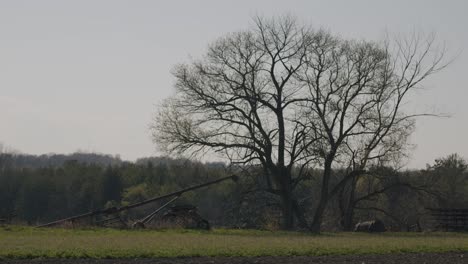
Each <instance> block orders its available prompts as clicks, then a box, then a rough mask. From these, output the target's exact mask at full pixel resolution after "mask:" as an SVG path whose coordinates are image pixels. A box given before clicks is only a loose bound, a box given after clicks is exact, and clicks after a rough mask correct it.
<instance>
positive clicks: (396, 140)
mask: <svg viewBox="0 0 468 264" xmlns="http://www.w3.org/2000/svg"><path fill="white" fill-rule="evenodd" d="M435 48H436V47H435V41H434V37H433V36H430V37H428V38H423V37H421V36H420V35H413V36H412V37H411V38H409V39H405V40H398V39H396V40H393V41H390V40H388V41H385V42H384V43H374V42H367V41H344V40H340V39H337V38H324V39H323V40H322V41H321V42H319V45H317V46H316V49H314V50H313V52H312V53H310V54H308V57H307V60H306V67H303V68H301V70H302V71H301V72H298V74H297V77H298V80H299V81H301V82H302V83H304V84H305V85H306V86H307V87H309V92H310V96H309V99H310V100H309V101H308V102H307V103H306V104H305V105H304V106H305V107H307V108H309V109H310V111H309V112H308V114H307V117H308V122H305V123H307V124H310V125H311V126H312V127H314V130H315V131H318V132H317V133H321V134H320V135H321V138H322V139H321V140H316V144H312V149H311V150H310V151H311V152H314V153H319V154H320V155H321V158H322V159H321V160H322V164H323V176H322V186H321V198H320V201H319V202H318V206H317V209H316V211H315V213H314V220H313V223H312V227H311V228H312V230H313V231H319V230H320V225H321V222H322V217H323V213H324V210H325V209H326V206H327V202H328V201H329V199H330V197H331V196H333V195H335V194H336V193H337V191H338V190H339V189H340V187H341V186H342V185H343V184H345V183H346V182H347V181H349V180H353V179H356V177H357V176H358V175H359V174H360V172H362V171H363V170H364V169H365V167H366V165H367V163H368V162H370V161H372V160H379V159H382V158H385V157H389V156H391V155H392V154H395V153H397V154H398V153H401V149H402V147H403V145H402V144H404V143H405V140H404V139H405V138H406V137H407V135H408V134H409V132H410V131H411V127H412V126H413V123H414V118H415V117H417V116H419V115H418V114H407V113H405V109H404V107H403V106H404V104H405V102H406V99H407V98H408V96H409V94H410V93H411V92H412V91H413V90H415V89H417V88H418V87H419V85H420V84H421V82H422V81H423V80H424V79H426V78H427V77H428V76H429V75H431V74H433V73H436V72H437V71H439V70H441V69H442V68H444V67H445V66H446V64H444V63H443V59H444V53H445V52H444V51H443V50H438V49H436V50H435ZM434 52H435V53H434ZM343 163H348V164H349V163H351V164H352V165H353V169H352V171H351V172H350V173H349V174H348V176H346V177H344V178H343V180H342V181H341V182H339V183H338V184H337V185H335V186H330V177H331V172H332V170H333V168H334V165H338V166H339V165H340V164H341V165H343Z"/></svg>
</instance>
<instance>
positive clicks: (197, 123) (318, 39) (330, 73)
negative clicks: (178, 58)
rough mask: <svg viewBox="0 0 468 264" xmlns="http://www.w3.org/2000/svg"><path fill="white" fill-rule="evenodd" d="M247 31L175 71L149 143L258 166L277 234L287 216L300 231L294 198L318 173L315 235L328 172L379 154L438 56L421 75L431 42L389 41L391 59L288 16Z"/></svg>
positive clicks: (383, 48)
mask: <svg viewBox="0 0 468 264" xmlns="http://www.w3.org/2000/svg"><path fill="white" fill-rule="evenodd" d="M254 22H255V24H254V27H253V28H252V29H250V30H247V31H241V32H237V33H232V34H228V35H226V36H224V37H222V38H220V39H218V40H217V41H215V42H214V43H213V44H212V45H210V46H209V48H208V52H207V53H206V54H205V56H204V57H203V58H202V59H200V60H195V61H192V62H190V63H188V64H181V65H178V66H176V67H175V69H174V76H175V79H176V84H175V86H176V94H175V95H174V96H173V97H171V98H169V99H167V100H165V102H164V103H163V105H162V106H161V107H160V109H159V111H158V114H157V116H156V118H155V121H154V125H153V128H152V129H153V130H152V131H153V136H154V139H155V142H156V143H157V144H158V146H159V147H161V148H162V149H163V150H165V151H167V152H170V153H190V154H204V153H205V152H206V151H214V152H217V153H220V154H222V155H224V156H226V157H228V158H229V159H230V160H231V161H232V162H235V163H241V164H258V165H261V166H262V168H263V170H264V177H265V179H264V180H265V182H266V188H265V190H266V191H268V192H271V193H273V194H276V195H278V196H279V197H280V198H281V202H282V203H281V205H282V211H283V214H282V215H283V228H285V229H290V228H293V227H294V222H295V216H296V217H297V219H298V220H299V222H300V224H302V225H303V226H308V224H307V222H306V218H305V217H304V214H303V213H304V212H303V211H302V210H301V208H300V207H299V205H298V202H297V198H296V196H295V193H294V189H295V187H296V186H297V184H298V183H299V182H300V181H301V179H303V176H304V175H305V174H306V173H307V171H308V168H309V167H310V166H315V167H317V166H319V167H320V168H322V171H323V175H322V184H321V196H320V200H319V201H317V205H318V206H317V209H316V211H315V212H314V214H313V215H314V221H313V223H312V226H311V229H312V230H313V231H318V230H319V229H320V223H321V221H322V216H323V212H324V210H325V209H326V206H327V202H328V200H329V199H330V197H331V196H333V195H334V194H335V193H336V192H335V191H333V189H336V188H338V187H339V186H330V177H331V172H332V170H333V169H334V166H339V164H342V162H343V161H344V160H346V159H345V158H343V159H341V157H346V156H348V157H349V153H350V150H352V151H351V153H354V155H361V156H365V157H367V159H371V158H372V157H373V156H374V155H379V154H377V153H381V154H380V155H385V152H382V150H383V149H385V147H382V146H384V145H385V144H388V141H389V140H388V139H389V138H390V136H389V135H395V133H394V132H393V131H395V130H398V128H400V127H402V124H404V123H405V122H406V120H409V119H410V117H411V116H409V115H404V114H402V113H401V112H402V110H401V109H402V103H403V102H404V100H403V99H404V98H405V97H406V96H407V94H408V92H409V91H410V90H412V89H413V88H415V87H416V86H417V84H419V83H420V82H421V81H422V80H423V79H425V78H426V77H427V76H429V75H430V74H432V73H434V72H436V71H437V70H439V68H440V67H438V66H440V63H441V60H442V56H439V57H436V58H435V60H433V61H431V63H430V65H429V66H428V67H424V64H425V60H426V59H427V58H428V57H429V53H430V51H431V49H432V48H433V45H432V44H433V41H428V42H425V43H423V44H425V45H424V46H422V47H421V45H420V44H421V43H419V42H418V41H416V42H407V43H403V42H398V43H399V44H400V46H399V47H398V49H397V50H396V52H395V50H390V45H386V44H385V43H383V44H379V43H374V42H367V41H347V40H343V39H341V38H339V37H335V36H333V35H331V34H330V33H329V32H326V31H323V30H318V31H315V30H312V29H311V28H310V27H308V26H302V25H300V24H299V23H298V22H297V21H296V20H295V19H294V18H292V17H280V18H275V19H263V18H256V19H255V20H254ZM415 40H419V39H415ZM363 142H365V143H364V145H363ZM379 151H380V152H379ZM361 160H364V159H361ZM348 162H349V158H348ZM365 165H366V164H365V162H364V163H363V164H362V165H361V166H360V167H359V168H356V170H355V172H353V173H354V174H356V173H358V171H360V170H363V169H364V168H365ZM353 173H351V175H353ZM350 178H352V177H351V176H350V177H345V179H344V182H346V181H348V180H349V179H350Z"/></svg>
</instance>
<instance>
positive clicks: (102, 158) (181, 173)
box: [0, 153, 468, 230]
mask: <svg viewBox="0 0 468 264" xmlns="http://www.w3.org/2000/svg"><path fill="white" fill-rule="evenodd" d="M467 167H468V166H467V163H466V161H465V160H464V159H463V158H461V157H460V156H458V155H456V154H452V155H449V156H447V157H444V158H441V159H438V160H436V161H435V162H434V164H432V165H428V166H427V168H425V169H422V170H410V171H408V170H407V171H398V170H395V169H392V168H388V167H372V168H370V169H369V170H368V171H367V172H366V174H365V175H363V176H362V177H360V178H359V179H358V180H357V182H356V183H355V184H354V185H353V186H354V188H353V189H350V187H349V186H348V187H343V189H341V190H339V191H338V193H337V195H336V196H335V197H334V199H333V200H332V201H331V203H330V205H329V207H328V209H327V212H326V214H325V219H324V222H323V224H322V225H323V229H324V230H350V229H352V226H353V225H354V224H355V223H356V222H358V221H360V220H366V219H374V218H379V219H382V220H383V221H384V222H385V223H386V224H387V225H388V226H389V227H391V228H393V229H395V230H406V229H409V228H411V227H412V226H414V225H415V224H418V225H419V226H421V227H422V228H430V224H431V223H430V221H429V219H428V216H427V211H426V209H425V208H428V207H446V208H457V207H467V203H468V197H467V195H466V193H468V172H467ZM233 173H234V174H237V175H239V176H240V182H239V183H237V184H236V183H234V182H231V181H227V182H222V183H220V184H217V185H213V186H210V187H206V188H205V189H201V190H198V191H193V192H190V193H187V194H184V196H183V197H182V198H181V199H179V201H178V203H183V204H193V205H195V206H197V207H198V209H199V212H200V214H201V215H202V216H203V217H205V218H206V219H208V220H209V221H210V222H211V223H212V224H213V225H215V226H226V227H237V228H261V229H277V228H279V226H280V221H281V208H280V203H281V201H279V199H278V197H277V196H275V195H272V194H270V193H268V192H266V191H264V190H263V189H262V186H264V183H262V180H261V179H262V177H261V174H262V171H261V170H260V169H259V168H257V167H242V166H237V167H236V166H229V165H228V164H223V163H201V162H196V161H190V160H187V159H173V158H168V157H150V158H142V159H139V160H137V161H136V162H127V161H122V160H121V159H120V158H118V157H114V156H110V155H102V154H92V153H74V154H70V155H56V154H53V155H40V156H35V155H26V154H14V153H1V154H0V218H2V217H3V218H6V217H8V216H9V215H11V214H14V215H15V217H14V218H13V221H14V222H16V223H23V224H26V223H27V224H30V225H35V224H38V223H45V222H47V221H51V220H55V219H59V218H64V217H67V216H71V215H75V214H80V213H84V212H87V211H91V210H96V209H100V208H106V207H111V206H120V205H125V204H130V203H134V202H138V201H142V200H144V199H148V198H151V197H154V196H158V195H162V194H165V193H168V192H171V191H175V190H179V189H182V188H185V187H188V186H192V185H195V184H200V183H203V182H206V181H209V180H213V179H217V178H220V177H224V176H227V175H230V174H233ZM345 173H346V172H345V171H344V170H342V171H340V170H339V169H337V170H335V172H334V175H333V180H334V181H336V182H338V181H339V180H340V178H341V177H344V176H343V175H345ZM307 175H308V176H307V178H306V179H304V180H303V181H301V182H300V184H299V186H298V187H297V188H298V197H299V198H300V199H299V201H300V204H301V206H302V208H304V215H305V217H308V212H309V211H313V209H314V207H315V206H317V200H318V196H319V194H320V190H319V189H318V188H319V187H318V184H317V181H319V179H320V177H319V176H320V171H319V170H311V171H310V172H309V173H308V174H307ZM155 206H156V205H149V206H146V207H145V208H142V209H138V210H134V211H132V212H130V213H129V214H128V215H127V216H126V217H128V218H130V219H137V218H139V217H141V216H143V215H145V214H147V213H148V212H150V211H151V209H153V210H154V208H155Z"/></svg>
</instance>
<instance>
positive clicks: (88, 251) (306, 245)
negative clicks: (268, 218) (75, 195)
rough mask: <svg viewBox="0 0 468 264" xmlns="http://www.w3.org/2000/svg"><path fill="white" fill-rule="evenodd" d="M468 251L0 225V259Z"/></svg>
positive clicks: (327, 238) (464, 245)
mask: <svg viewBox="0 0 468 264" xmlns="http://www.w3.org/2000/svg"><path fill="white" fill-rule="evenodd" d="M449 251H468V234H460V233H385V234H362V233H327V234H322V235H312V234H303V233H296V232H269V231H254V230H224V229H217V230H213V231H187V230H170V231H169V230H167V231H154V230H113V229H83V230H66V229H48V228H42V229H37V228H29V227H28V228H27V227H3V228H2V227H0V258H3V259H12V258H150V257H182V256H267V255H268V256H290V255H341V254H386V253H410V252H411V253H416V252H449Z"/></svg>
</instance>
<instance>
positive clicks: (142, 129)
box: [0, 0, 468, 167]
mask: <svg viewBox="0 0 468 264" xmlns="http://www.w3.org/2000/svg"><path fill="white" fill-rule="evenodd" d="M467 10H468V1H464V0H460V1H455V0H453V1H443V0H440V1H428V0H419V1H416V0H413V1H407V0H399V1H395V0H392V1H389V0H383V1H376V0H368V1H364V0H362V1H359V0H355V1H346V0H343V1H333V0H332V1H310V0H309V1H284V0H281V1H271V0H270V1H268V0H261V1H260V0H259V1H253V0H250V1H248V0H245V1H240V0H237V1H221V0H212V1H202V0H200V1H189V0H187V1H116V0H112V1H110V0H109V1H97V0H93V1H85V0H80V1H64V0H57V1H47V0H42V1H32V0H31V1H21V0H10V1H6V0H3V1H2V0H0V142H3V143H4V144H6V145H8V146H11V147H13V148H16V149H18V150H20V151H22V152H26V153H33V154H42V153H51V152H54V153H70V152H74V151H77V150H84V151H95V152H101V153H108V154H120V155H121V156H122V158H124V159H130V160H134V159H136V158H138V157H142V156H148V155H157V154H158V153H157V152H156V147H155V145H154V144H153V143H152V142H151V139H150V133H149V130H148V127H149V124H150V122H151V118H152V115H153V114H154V112H155V104H157V103H158V102H160V101H161V100H162V99H164V98H165V97H167V96H169V95H171V93H172V92H173V87H172V84H173V78H172V76H171V74H170V70H171V68H172V67H173V66H174V65H175V64H176V63H180V62H186V61H188V60H189V58H190V56H191V57H198V56H200V55H201V54H203V52H204V51H205V49H206V46H207V44H208V43H210V42H212V41H213V40H215V39H216V38H217V37H219V36H222V35H223V34H225V33H228V32H233V31H238V30H242V29H245V28H247V27H248V26H249V25H250V24H251V20H250V18H251V17H252V16H254V15H257V14H258V15H263V16H273V15H281V14H285V13H288V14H292V15H295V16H297V17H298V18H299V19H300V20H302V21H304V22H306V23H311V24H313V25H315V26H316V27H324V28H327V29H329V30H331V31H332V32H333V33H336V34H339V35H341V36H343V37H347V38H366V39H371V40H377V39H379V38H381V37H382V35H383V32H384V31H385V30H388V31H390V32H397V33H409V32H411V31H413V30H414V29H418V30H423V31H426V32H431V31H434V32H436V33H437V35H438V38H439V39H440V40H443V41H445V42H446V45H447V47H448V49H449V51H450V53H451V55H454V54H457V53H458V52H459V51H460V50H463V49H464V47H466V46H467V44H468V29H467V26H468V16H467V15H466V11H467ZM467 53H468V50H465V51H463V52H462V53H461V55H460V56H459V58H458V59H457V60H456V61H455V62H454V63H453V64H452V65H450V66H449V68H447V69H446V70H445V71H443V72H441V73H439V74H437V75H434V76H432V77H431V78H430V79H429V80H428V81H427V82H426V83H425V84H426V87H427V89H426V90H424V91H421V92H420V94H418V95H417V96H416V97H415V98H414V100H413V101H412V103H413V104H414V105H415V106H416V107H417V108H418V109H436V110H437V111H438V112H444V113H450V114H451V115H452V117H451V118H449V119H436V118H426V119H420V120H419V121H418V123H417V130H416V132H415V133H414V135H413V137H412V142H413V143H414V144H415V145H416V148H415V150H414V151H413V153H412V157H411V161H410V163H409V166H410V167H423V166H425V164H426V163H432V161H433V160H434V159H435V158H437V157H441V156H445V155H447V154H450V153H453V152H458V153H459V154H461V155H462V156H464V157H466V158H468V140H467V135H468V122H467V120H468V103H467V101H468V100H467V99H468V89H467V88H468V87H467V86H466V81H465V78H466V76H467V74H468V59H467V56H468V54H467Z"/></svg>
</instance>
